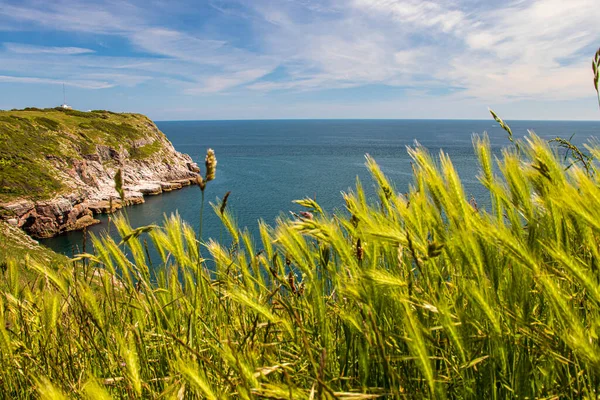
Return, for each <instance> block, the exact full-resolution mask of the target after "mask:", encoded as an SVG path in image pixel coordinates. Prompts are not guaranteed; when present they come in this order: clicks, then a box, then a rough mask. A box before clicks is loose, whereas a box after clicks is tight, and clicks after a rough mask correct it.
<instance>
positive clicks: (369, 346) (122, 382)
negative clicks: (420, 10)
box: [0, 136, 600, 400]
mask: <svg viewBox="0 0 600 400" xmlns="http://www.w3.org/2000/svg"><path fill="white" fill-rule="evenodd" d="M515 140H516V139H515ZM473 144H474V147H475V152H476V154H477V156H478V159H479V162H480V173H479V177H480V181H481V183H482V185H483V186H484V187H485V188H486V190H487V194H488V195H489V198H490V203H491V207H490V208H489V209H488V210H484V209H480V208H478V207H477V206H476V205H475V204H473V203H471V202H470V201H469V199H468V198H467V196H466V194H465V192H464V190H463V186H462V184H461V179H460V178H459V176H458V175H457V172H456V170H455V168H454V166H453V164H452V161H451V160H450V158H449V157H448V156H447V155H446V154H443V153H441V154H440V155H439V157H436V158H434V157H432V156H431V155H430V154H429V153H428V152H427V151H426V150H425V149H423V148H421V147H417V148H413V149H411V150H410V155H411V157H412V159H413V165H414V170H413V174H414V180H413V184H412V186H411V188H410V191H409V193H407V194H401V193H398V192H396V191H395V190H394V188H393V186H392V185H391V184H390V182H389V181H388V179H387V178H386V176H385V175H384V174H383V173H382V172H381V170H380V169H379V167H378V166H377V164H376V163H375V161H374V160H372V159H371V158H367V163H366V165H367V168H368V169H369V171H370V173H371V175H372V178H373V182H374V184H375V187H376V190H377V196H376V198H373V199H367V198H366V197H365V194H364V192H363V190H362V186H361V183H360V182H357V185H356V189H355V190H354V191H353V192H350V193H346V194H344V196H343V202H344V204H345V207H346V212H339V213H335V214H329V213H326V212H323V210H322V209H321V208H320V207H319V205H318V204H317V203H316V202H315V201H313V200H311V199H305V200H301V201H299V202H298V203H299V204H300V205H301V206H303V207H306V209H307V211H310V212H311V213H312V215H309V214H304V217H302V218H300V217H299V218H295V219H279V220H278V221H277V223H276V224H275V226H273V227H270V226H267V225H265V224H263V223H261V224H260V237H256V238H252V237H250V235H249V233H248V231H247V230H246V229H240V228H238V227H237V226H236V224H235V221H234V220H233V219H232V214H231V213H230V211H229V210H228V209H227V208H224V207H222V206H221V204H219V203H217V204H215V206H214V211H215V212H216V213H217V215H218V216H219V217H220V218H221V220H222V222H223V224H224V230H225V231H226V232H228V236H229V237H228V241H227V242H228V244H227V245H225V244H223V243H217V242H215V241H212V240H210V241H208V242H207V243H201V244H200V245H199V243H198V241H197V237H196V234H195V232H194V230H193V229H192V228H191V227H190V226H188V225H187V224H185V223H183V222H182V221H181V220H180V219H179V218H178V217H177V216H172V217H169V218H167V219H166V221H165V223H164V225H163V226H162V227H147V228H142V229H137V230H132V228H131V227H129V226H128V224H127V222H126V220H125V218H118V219H117V221H116V225H117V226H118V229H119V231H120V233H121V235H122V237H123V240H122V241H114V240H113V239H112V238H111V237H109V236H101V237H97V238H95V239H94V248H95V253H94V254H91V255H89V256H86V257H85V258H80V259H79V261H76V264H75V268H74V269H73V268H72V265H71V264H65V266H64V268H59V269H55V268H51V267H49V266H48V265H47V264H45V263H36V262H30V263H28V264H27V266H26V268H28V269H30V270H31V271H33V272H35V273H38V274H42V275H41V276H43V277H44V279H38V280H37V281H36V283H35V285H25V284H23V283H20V281H19V280H18V279H17V278H16V277H18V276H19V273H20V269H18V268H15V267H12V264H11V266H9V268H7V270H6V271H5V272H4V273H3V274H2V275H0V363H1V364H2V368H1V369H0V387H2V391H3V394H4V395H5V396H6V397H9V398H35V397H37V396H40V397H41V398H43V399H63V398H89V399H107V398H111V397H113V398H131V399H133V398H154V399H163V398H165V399H184V398H185V399H196V398H198V399H214V400H216V399H227V398H231V399H265V398H268V399H334V398H337V399H346V400H351V399H372V398H385V399H399V398H415V399H422V398H435V399H444V398H458V399H506V398H519V399H534V398H538V399H559V398H560V399H580V398H598V396H599V394H600V283H599V282H600V268H599V266H600V250H599V249H600V174H599V172H600V171H598V170H597V167H596V164H595V162H594V163H590V164H584V163H577V164H575V165H573V166H570V163H571V161H572V160H569V159H567V160H564V158H563V157H559V156H558V155H557V152H556V150H555V149H552V148H551V147H550V146H549V144H548V143H546V142H544V141H543V140H541V139H540V138H538V137H536V136H531V137H529V138H528V139H527V140H526V141H517V145H518V147H516V146H515V147H510V148H506V149H504V151H503V152H502V155H501V157H499V159H498V160H494V157H493V155H492V153H491V150H490V145H489V141H488V140H487V138H485V137H475V138H474V141H473ZM591 154H592V155H593V156H594V157H595V159H598V156H599V155H600V149H598V148H594V149H591ZM496 167H497V168H496ZM469 178H471V177H469ZM148 230H151V231H150V233H149V234H148V235H149V236H141V235H145V233H143V232H145V231H148ZM144 238H146V239H147V240H148V244H147V245H148V246H153V247H155V248H156V250H157V252H158V254H159V255H160V262H159V263H158V265H157V264H156V263H155V264H151V263H150V260H149V259H148V257H147V250H146V242H145V240H144Z"/></svg>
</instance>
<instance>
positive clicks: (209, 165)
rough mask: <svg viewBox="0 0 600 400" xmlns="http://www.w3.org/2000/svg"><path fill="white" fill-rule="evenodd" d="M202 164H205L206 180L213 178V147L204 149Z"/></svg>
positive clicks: (215, 168)
mask: <svg viewBox="0 0 600 400" xmlns="http://www.w3.org/2000/svg"><path fill="white" fill-rule="evenodd" d="M204 164H205V166H206V182H210V181H212V180H213V179H215V174H216V172H217V157H215V151H214V150H213V149H208V150H207V151H206V158H205V159H204Z"/></svg>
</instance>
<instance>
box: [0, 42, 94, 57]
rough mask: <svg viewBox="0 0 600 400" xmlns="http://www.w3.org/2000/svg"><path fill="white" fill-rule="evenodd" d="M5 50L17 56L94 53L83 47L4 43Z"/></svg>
mask: <svg viewBox="0 0 600 400" xmlns="http://www.w3.org/2000/svg"><path fill="white" fill-rule="evenodd" d="M4 48H5V49H6V50H8V51H10V52H11V53H17V54H61V55H73V54H87V53H94V50H91V49H84V48H82V47H56V46H34V45H30V44H22V43H4Z"/></svg>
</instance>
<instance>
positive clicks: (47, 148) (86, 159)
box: [0, 108, 198, 237]
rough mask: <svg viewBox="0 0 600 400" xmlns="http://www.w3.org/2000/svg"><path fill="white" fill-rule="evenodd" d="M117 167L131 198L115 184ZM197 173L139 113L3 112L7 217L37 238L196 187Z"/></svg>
mask: <svg viewBox="0 0 600 400" xmlns="http://www.w3.org/2000/svg"><path fill="white" fill-rule="evenodd" d="M118 169H122V171H123V183H124V185H123V187H124V189H125V203H126V204H121V201H120V199H119V195H118V194H117V192H116V190H115V189H114V176H115V174H116V172H117V170H118ZM197 172H198V167H197V165H196V164H194V163H193V162H192V159H191V158H190V157H189V156H188V155H186V154H181V153H179V152H177V151H176V150H175V149H174V147H173V145H172V144H171V142H169V140H168V139H167V138H166V137H165V135H164V134H163V133H162V132H161V131H160V130H159V129H158V128H157V127H156V125H155V124H154V123H153V122H152V121H151V120H150V119H148V118H147V117H145V116H143V115H140V114H124V113H123V114H117V113H113V112H109V111H102V110H100V111H91V112H81V111H76V110H64V109H58V108H57V109H44V110H40V109H25V110H13V111H0V219H3V220H6V221H7V222H8V223H9V224H11V225H13V226H16V227H19V228H22V229H23V230H25V231H26V232H27V233H29V234H30V235H32V236H34V237H50V236H54V235H56V234H58V233H61V232H64V231H69V230H76V229H82V228H83V227H85V226H88V225H91V224H93V223H95V222H97V220H95V219H94V218H93V215H94V214H95V213H100V212H112V211H114V210H115V209H116V208H119V207H121V206H123V205H129V204H139V203H143V202H144V195H147V194H159V193H162V192H163V191H169V190H174V189H179V188H181V187H182V186H185V185H189V184H190V183H191V182H193V181H194V180H195V178H196V175H197ZM111 203H112V206H113V209H112V210H111V209H110V204H111Z"/></svg>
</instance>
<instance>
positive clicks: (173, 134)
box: [41, 120, 600, 256]
mask: <svg viewBox="0 0 600 400" xmlns="http://www.w3.org/2000/svg"><path fill="white" fill-rule="evenodd" d="M508 123H509V125H510V126H511V128H512V130H513V133H514V135H515V136H516V137H521V138H522V137H524V136H527V135H528V131H533V132H535V133H536V134H537V135H538V136H540V137H542V138H544V139H547V140H550V139H553V138H555V137H557V136H559V137H563V138H567V139H568V138H572V142H573V143H575V144H577V145H582V144H584V143H588V142H590V141H592V142H593V141H594V140H595V137H597V136H598V135H599V134H600V122H596V121H508ZM157 125H158V127H159V128H160V129H161V130H162V131H163V132H164V133H165V135H166V136H167V138H168V139H169V140H170V141H171V142H172V143H173V145H174V146H175V148H176V149H177V150H178V151H180V152H183V153H187V154H189V155H190V156H191V157H192V158H193V159H194V161H196V162H197V163H198V164H199V165H200V166H201V167H202V170H204V157H205V154H206V150H207V149H208V148H212V149H214V151H215V154H216V157H217V160H218V165H217V173H216V179H215V180H214V181H211V182H209V183H208V185H207V187H206V191H205V198H206V206H205V209H204V218H203V232H202V239H203V240H208V238H211V237H212V238H215V239H217V240H219V239H220V240H226V238H223V231H224V230H223V228H222V226H221V223H220V221H219V219H218V217H217V216H216V215H215V214H214V212H213V211H212V209H211V207H210V206H209V202H213V203H215V202H216V201H217V198H222V197H223V196H224V195H225V193H227V192H231V194H230V196H229V200H228V205H227V207H228V208H229V209H230V210H231V211H232V212H233V215H234V216H235V219H236V221H237V223H238V225H239V226H240V227H246V228H248V229H249V230H250V232H251V233H254V234H255V235H256V239H257V240H258V236H257V232H258V220H264V221H265V222H266V223H268V224H274V223H275V220H276V218H278V217H282V218H289V217H290V216H291V214H290V212H296V213H297V212H299V211H302V208H301V207H300V206H298V205H296V204H294V203H292V201H293V200H295V199H302V198H305V197H310V198H314V199H316V201H317V202H318V203H319V204H320V205H321V207H322V208H323V209H324V210H326V211H328V212H334V211H336V210H337V211H339V212H344V201H343V198H342V192H345V191H349V190H351V189H352V188H353V187H354V185H355V182H356V179H357V177H358V179H360V180H361V182H362V184H363V186H364V188H365V190H366V192H367V194H368V195H369V196H370V197H372V198H373V199H375V191H374V183H373V181H372V180H371V179H370V176H369V173H368V171H367V169H366V167H365V154H370V155H371V156H372V157H373V158H374V159H375V160H376V161H377V163H378V164H379V165H380V167H381V169H382V170H383V172H384V173H385V174H386V175H387V177H388V178H389V179H390V181H391V182H392V183H393V185H394V186H395V189H396V190H397V191H399V192H402V193H404V192H407V191H408V190H409V185H410V184H411V183H413V178H412V168H411V159H410V157H409V155H408V153H407V147H409V146H415V144H416V143H417V142H418V143H419V144H421V145H422V146H425V147H426V148H427V149H428V150H429V151H430V152H431V153H432V154H433V155H435V156H437V155H438V154H439V152H440V150H443V151H444V152H446V153H447V154H448V155H449V156H450V158H451V159H452V162H453V164H454V166H455V168H456V169H457V171H458V173H459V175H460V177H461V179H462V183H463V186H464V188H465V191H466V193H467V196H469V197H471V196H473V197H474V198H475V199H476V201H477V202H478V204H479V205H480V207H484V208H485V207H486V205H487V204H489V196H488V195H487V193H486V191H485V190H484V188H483V186H482V185H481V183H480V182H479V180H478V175H479V172H480V170H479V167H478V162H477V158H476V156H475V153H474V151H473V145H472V138H473V135H474V134H479V135H482V134H484V133H485V132H487V134H488V136H489V138H490V142H491V144H492V149H493V151H494V153H496V154H497V155H500V150H501V149H502V148H503V147H506V146H510V145H511V143H510V142H509V140H508V136H507V133H506V132H505V131H504V130H503V129H502V128H501V127H500V126H499V125H498V124H497V123H496V122H494V121H493V120H248V121H241V120H235V121H160V122H157ZM200 204H201V192H200V189H199V188H198V187H197V186H190V187H186V188H184V189H181V190H177V191H173V192H169V193H164V194H161V195H158V196H147V197H146V202H145V203H144V204H140V205H136V206H132V207H128V208H127V209H126V213H127V216H128V218H129V221H130V222H131V224H132V226H133V227H140V226H146V225H150V224H161V222H162V221H163V220H164V218H165V217H166V216H169V215H171V214H174V213H178V214H179V215H180V216H181V218H182V219H184V220H185V221H187V222H188V223H189V224H190V225H191V226H193V227H195V229H196V230H197V229H198V226H199V210H200ZM98 218H99V219H100V221H101V223H100V224H98V225H95V226H92V227H90V228H89V229H88V234H90V233H95V234H96V235H100V234H102V233H105V232H107V231H109V229H107V228H108V223H109V221H108V218H107V216H106V215H101V216H98ZM110 231H111V234H112V235H114V234H115V231H116V230H115V229H114V228H113V229H111V230H110ZM41 243H42V244H43V245H45V246H48V247H50V248H52V249H53V250H55V251H57V252H59V253H63V254H66V255H69V256H71V255H73V254H78V253H80V252H81V251H82V246H83V233H82V232H68V233H65V234H62V235H59V236H56V237H54V238H50V239H45V240H42V241H41ZM88 243H89V241H88ZM88 246H89V244H88ZM87 250H88V251H90V249H89V247H88V249H87Z"/></svg>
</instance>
